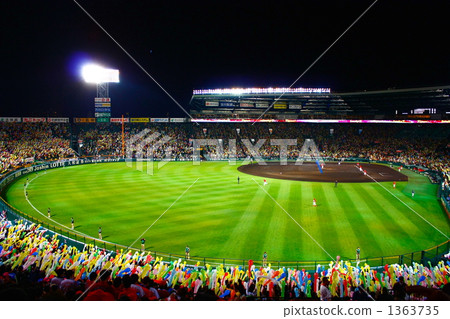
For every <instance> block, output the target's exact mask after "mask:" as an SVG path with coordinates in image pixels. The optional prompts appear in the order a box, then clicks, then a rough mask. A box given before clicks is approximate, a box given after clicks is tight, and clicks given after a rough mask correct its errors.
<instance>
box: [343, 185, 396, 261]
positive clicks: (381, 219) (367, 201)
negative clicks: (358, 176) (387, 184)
mask: <svg viewBox="0 0 450 319" xmlns="http://www.w3.org/2000/svg"><path fill="white" fill-rule="evenodd" d="M368 185H369V186H368ZM370 185H371V184H367V185H365V184H361V185H355V184H352V185H350V187H351V188H352V189H353V194H354V195H353V196H354V197H355V199H356V200H357V201H358V203H359V208H360V212H361V213H362V214H363V216H364V219H365V220H366V222H367V224H368V225H370V229H371V231H372V233H374V234H375V238H376V239H377V241H378V243H380V246H381V252H382V254H384V255H386V254H387V253H388V252H389V250H390V249H392V248H393V247H392V246H391V245H392V243H393V242H394V241H396V240H397V238H396V232H392V231H391V230H389V229H386V225H387V224H388V223H387V221H386V219H385V218H386V215H385V211H384V209H383V208H381V207H380V206H378V205H377V202H376V201H375V200H374V199H373V198H372V197H371V196H370V191H369V190H368V187H370ZM380 234H386V235H385V236H380Z"/></svg>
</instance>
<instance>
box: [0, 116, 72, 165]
mask: <svg viewBox="0 0 450 319" xmlns="http://www.w3.org/2000/svg"><path fill="white" fill-rule="evenodd" d="M71 156H74V151H73V149H72V148H70V127H69V125H68V124H49V123H0V173H3V172H5V171H7V170H9V169H12V168H15V167H18V166H22V165H24V164H27V163H33V162H35V161H48V160H57V159H61V158H67V157H71Z"/></svg>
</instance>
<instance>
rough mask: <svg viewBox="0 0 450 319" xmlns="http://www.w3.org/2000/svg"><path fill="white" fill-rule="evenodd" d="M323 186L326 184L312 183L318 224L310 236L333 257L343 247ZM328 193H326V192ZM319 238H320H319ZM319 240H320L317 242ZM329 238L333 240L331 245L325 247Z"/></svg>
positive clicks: (332, 209)
mask: <svg viewBox="0 0 450 319" xmlns="http://www.w3.org/2000/svg"><path fill="white" fill-rule="evenodd" d="M323 185H325V186H329V184H328V185H327V183H323V184H322V183H314V184H313V194H314V198H316V200H318V201H319V204H318V206H317V207H316V209H317V216H318V219H319V223H318V224H317V225H316V227H315V228H314V230H311V232H312V233H311V235H312V236H313V237H315V238H316V240H317V241H319V243H320V244H321V245H322V247H323V248H324V249H325V250H326V251H328V253H329V254H331V256H333V257H335V256H337V255H340V254H341V253H342V249H343V246H342V245H341V237H342V236H341V234H340V233H339V230H338V228H340V227H339V223H338V222H337V219H335V217H334V213H335V211H336V210H335V207H333V205H330V198H329V197H328V195H326V194H325V192H324V189H323V187H324V186H323ZM327 193H328V192H327ZM319 236H320V237H319ZM319 238H320V240H319ZM329 238H333V239H334V240H333V244H332V245H330V244H328V245H325V243H329V242H330V241H329ZM323 257H324V258H326V257H328V256H327V255H324V256H323Z"/></svg>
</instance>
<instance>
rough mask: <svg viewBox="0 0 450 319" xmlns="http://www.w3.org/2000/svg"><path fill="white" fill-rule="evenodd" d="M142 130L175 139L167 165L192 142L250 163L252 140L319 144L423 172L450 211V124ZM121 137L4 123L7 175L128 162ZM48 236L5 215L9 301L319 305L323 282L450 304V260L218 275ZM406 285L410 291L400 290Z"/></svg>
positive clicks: (0, 234)
mask: <svg viewBox="0 0 450 319" xmlns="http://www.w3.org/2000/svg"><path fill="white" fill-rule="evenodd" d="M143 129H149V130H150V132H159V133H161V134H163V135H165V136H169V137H170V139H169V141H167V142H166V143H165V144H162V145H159V146H157V147H155V149H154V153H153V155H154V157H155V158H162V157H163V156H164V151H165V150H167V148H168V147H170V148H171V149H172V150H173V154H174V158H175V160H191V159H192V154H193V153H192V142H191V139H193V138H217V139H219V138H220V139H224V140H226V139H237V157H238V158H246V157H247V156H249V154H248V153H247V150H246V148H245V147H243V144H242V140H243V139H255V140H258V139H267V140H269V139H271V138H297V141H298V143H297V144H298V145H302V143H303V142H304V140H305V139H306V138H313V139H314V140H315V141H316V143H317V145H318V147H319V149H320V150H321V155H322V156H323V157H325V158H330V159H342V158H365V159H368V160H378V161H387V162H396V163H402V164H403V165H407V166H414V167H416V168H417V169H421V170H422V171H424V172H427V173H428V174H429V177H430V179H431V180H432V181H433V182H436V183H441V184H442V192H443V198H444V200H445V201H447V207H448V203H449V202H450V198H449V196H450V191H449V183H450V166H449V164H450V163H449V150H450V145H449V144H448V141H449V139H448V137H449V136H450V131H449V130H450V128H449V127H448V125H415V124H408V125H398V124H384V125H375V124H364V125H358V124H301V125H299V124H286V123H258V124H257V125H251V124H250V123H239V124H235V123H232V124H229V123H226V124H218V123H206V124H204V125H201V126H197V125H194V124H192V123H163V124H156V123H146V124H142V123H139V124H129V125H127V129H126V132H125V137H126V138H127V139H128V138H129V137H130V136H132V135H134V134H137V133H138V132H140V131H141V130H143ZM120 130H121V128H120V125H117V124H101V125H98V124H76V123H74V124H68V123H65V124H61V123H59V124H51V123H32V124H30V123H0V137H1V138H0V140H1V142H0V159H1V162H0V169H1V172H2V173H5V172H7V171H11V170H13V169H15V168H18V167H22V166H25V165H33V164H35V163H39V162H42V161H54V160H60V159H63V158H75V157H78V156H120V155H121V150H122V149H121V147H122V145H121V143H122V140H121V131H120ZM79 141H82V143H79ZM81 144H82V145H83V146H80V145H81ZM150 146H152V145H150ZM208 151H209V153H210V154H211V157H212V159H226V158H229V157H230V156H231V150H230V149H229V148H228V145H227V144H226V143H225V145H224V153H223V154H224V158H218V157H214V154H216V153H215V152H216V150H215V149H214V148H213V147H210V148H209V149H208ZM260 151H261V152H262V154H263V156H264V157H267V158H272V157H276V158H278V157H279V152H278V148H276V147H273V146H271V145H270V143H266V144H264V146H263V147H262V148H261V150H260ZM133 156H137V154H133ZM297 156H298V151H296V150H294V149H293V150H289V153H288V157H289V158H296V157H297ZM46 232H47V230H46V229H44V228H43V227H41V226H40V225H36V224H31V223H28V222H23V221H14V220H8V219H6V213H5V212H3V213H2V217H1V222H0V300H78V299H80V300H318V299H319V298H320V283H321V279H322V278H323V277H329V279H330V286H329V289H330V291H331V294H332V299H333V300H371V299H375V300H392V299H395V300H407V299H408V300H449V298H450V283H449V280H450V261H449V255H446V256H443V257H442V259H441V261H439V262H438V263H437V264H435V265H431V264H428V265H422V264H417V263H414V264H412V265H409V266H408V265H399V264H391V265H386V266H385V267H384V268H383V269H372V268H370V265H361V266H360V267H355V266H354V265H352V264H351V263H349V262H347V261H341V260H339V258H338V260H337V261H336V262H331V263H330V264H329V265H324V266H319V267H318V268H317V269H316V270H315V271H314V272H307V271H305V270H301V269H293V268H280V269H275V268H271V267H266V268H257V267H255V266H254V265H252V263H251V261H250V262H249V265H248V267H242V266H236V267H225V266H219V267H216V268H213V267H210V266H206V267H200V266H199V265H198V264H197V265H187V264H186V262H182V261H181V260H178V261H176V262H171V263H165V262H164V261H163V260H162V259H160V258H156V259H155V258H154V257H152V255H150V254H149V253H140V252H136V253H132V252H127V251H125V252H124V251H117V252H111V251H105V250H102V249H98V248H96V247H93V246H86V247H85V249H84V250H78V249H77V248H76V247H72V246H67V245H66V244H64V243H62V242H60V241H59V240H58V239H56V237H52V238H49V237H46ZM400 278H403V279H404V281H405V285H401V284H398V283H399V282H401V279H400ZM399 286H400V288H399Z"/></svg>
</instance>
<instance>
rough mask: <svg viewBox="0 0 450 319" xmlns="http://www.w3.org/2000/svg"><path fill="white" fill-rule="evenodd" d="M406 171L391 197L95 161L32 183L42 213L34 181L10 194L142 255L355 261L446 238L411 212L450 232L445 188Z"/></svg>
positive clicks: (350, 187)
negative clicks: (439, 194) (440, 191)
mask: <svg viewBox="0 0 450 319" xmlns="http://www.w3.org/2000/svg"><path fill="white" fill-rule="evenodd" d="M144 170H145V164H144ZM404 173H405V174H407V175H408V176H409V182H399V183H397V188H396V189H393V188H392V183H390V182H388V183H382V184H381V185H383V186H384V187H386V189H387V190H386V189H384V188H383V187H382V186H381V185H379V184H376V183H354V184H344V183H341V184H339V185H338V187H337V188H335V187H334V183H313V182H298V181H287V180H277V179H268V185H266V186H265V187H262V184H263V183H262V182H263V178H261V177H256V176H251V175H245V174H243V173H240V172H238V171H237V166H230V165H228V163H226V162H203V163H201V165H199V166H194V165H193V164H192V162H171V163H168V164H166V165H165V166H164V167H162V168H161V169H159V170H155V171H154V174H153V175H148V174H146V173H145V172H141V171H138V170H136V168H135V167H133V168H130V167H127V166H126V164H125V163H108V164H90V165H81V166H73V167H66V168H58V169H52V170H48V171H47V172H46V173H43V172H41V173H39V174H38V175H37V174H36V173H33V174H31V175H28V176H27V177H28V178H29V180H30V183H29V186H28V193H29V200H30V202H31V203H32V204H33V205H34V206H35V207H36V209H37V210H39V211H40V212H42V215H40V214H39V213H38V212H37V211H36V210H35V209H33V208H32V207H31V206H30V204H29V203H28V202H27V201H26V199H25V196H24V181H25V180H26V178H27V177H22V178H20V179H19V180H17V181H16V182H15V183H14V184H12V185H11V186H10V188H9V189H8V191H7V192H6V194H5V197H6V199H7V201H9V202H10V203H11V205H12V206H14V207H16V208H18V209H19V210H21V211H23V212H26V213H28V214H31V215H33V216H36V217H38V218H39V219H41V220H43V221H45V222H49V220H48V219H47V208H48V207H51V210H52V215H53V216H52V220H50V223H52V222H53V221H54V222H56V223H59V224H62V225H64V226H66V227H69V228H70V219H71V217H72V216H73V217H74V219H75V226H76V231H77V232H80V233H83V234H87V235H89V236H93V237H95V238H96V237H97V229H98V227H99V226H101V227H102V229H103V239H104V240H106V241H109V242H114V243H120V244H123V245H126V246H128V245H131V244H132V243H133V242H135V244H134V245H133V246H134V247H137V248H138V247H140V242H139V239H140V238H141V237H145V238H146V240H147V242H146V248H148V249H150V250H152V251H153V250H154V251H159V252H167V253H173V254H183V253H184V248H185V246H186V245H187V244H188V245H189V246H190V248H191V256H193V257H195V256H202V257H217V258H232V259H261V256H262V254H263V252H264V251H267V253H268V255H269V259H271V260H281V261H287V260H288V261H296V260H324V259H330V257H329V255H331V256H333V257H335V256H337V255H340V256H341V257H342V258H345V257H347V258H354V255H355V253H354V252H355V249H356V247H357V246H360V247H361V257H363V258H365V257H377V256H383V255H385V256H386V255H394V254H404V253H408V252H412V251H418V250H422V249H426V248H430V247H433V246H435V245H437V244H439V243H442V242H444V241H446V239H447V238H446V237H445V236H444V235H442V234H441V233H439V231H437V230H436V229H435V228H434V227H432V226H430V225H429V224H428V223H427V222H425V221H424V220H423V219H422V218H420V217H419V216H417V215H416V214H415V213H414V212H413V211H412V210H411V209H410V208H408V207H407V205H408V206H410V207H411V208H412V209H413V210H415V211H416V212H417V213H418V214H420V215H422V216H423V217H424V218H425V219H426V220H428V221H429V222H430V223H431V224H433V225H434V226H435V227H436V228H437V229H439V230H440V231H442V232H443V233H444V234H445V235H446V236H448V235H449V233H450V231H449V230H450V224H449V221H448V218H447V216H446V214H445V212H444V211H443V209H442V208H441V207H440V205H439V202H438V201H437V199H436V191H437V185H432V184H431V183H430V182H429V181H428V179H427V178H426V177H424V176H421V175H418V174H416V173H413V172H409V171H406V170H404ZM238 176H239V177H240V184H239V185H238V184H237V177H238ZM411 189H414V191H415V197H414V198H411ZM388 190H389V191H390V192H392V193H393V194H394V195H395V196H397V197H398V198H399V199H401V201H403V202H401V201H400V200H398V199H397V198H396V197H394V196H393V195H392V194H391V193H389V192H388ZM266 192H267V193H266ZM183 193H184V195H183ZM269 195H270V196H269ZM272 198H273V199H272ZM313 198H316V200H317V204H318V206H317V207H313V206H312V199H313ZM274 200H275V201H276V202H277V203H278V204H279V205H280V206H281V207H282V208H281V207H280V206H278V205H277V203H276V202H275V201H274ZM289 215H290V216H289ZM291 217H292V218H291ZM294 220H295V221H294ZM297 223H298V224H297ZM152 225H153V226H152ZM144 232H145V233H144ZM142 233H144V235H141V234H142ZM321 247H322V248H323V249H322V248H321ZM328 254H329V255H328Z"/></svg>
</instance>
